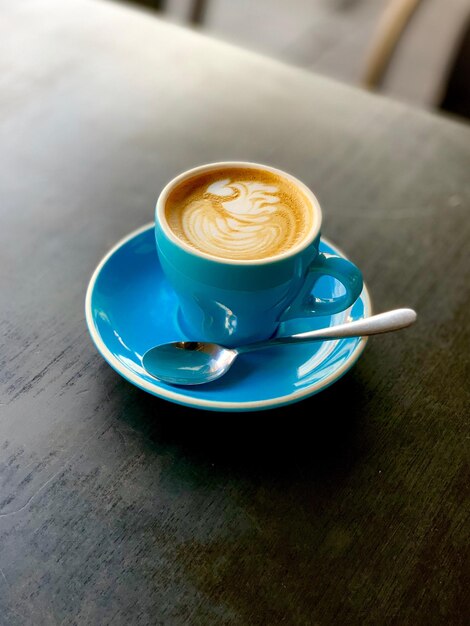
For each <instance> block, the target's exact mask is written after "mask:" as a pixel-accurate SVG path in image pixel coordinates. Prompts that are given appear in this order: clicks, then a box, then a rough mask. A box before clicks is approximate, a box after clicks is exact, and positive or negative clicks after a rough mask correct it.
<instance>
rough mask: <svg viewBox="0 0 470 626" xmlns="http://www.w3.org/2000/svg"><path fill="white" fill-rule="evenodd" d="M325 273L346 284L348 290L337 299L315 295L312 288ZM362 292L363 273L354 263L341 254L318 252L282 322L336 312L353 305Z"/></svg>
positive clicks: (345, 287)
mask: <svg viewBox="0 0 470 626" xmlns="http://www.w3.org/2000/svg"><path fill="white" fill-rule="evenodd" d="M322 276H332V277H333V278H336V280H338V281H339V282H340V283H341V284H342V285H343V287H344V289H345V293H344V294H343V295H341V296H339V297H338V298H332V299H324V298H316V297H315V296H314V295H313V293H312V291H313V288H314V287H315V283H316V282H317V281H318V280H319V279H320V278H321V277H322ZM361 291H362V274H361V272H360V270H359V269H358V268H357V267H356V266H355V265H354V264H353V263H351V262H350V261H347V260H346V259H343V258H342V257H339V256H335V255H330V254H324V253H319V254H318V255H317V257H316V258H315V260H314V261H313V263H312V265H311V266H310V268H309V270H308V273H307V276H306V279H305V283H304V284H303V286H302V289H301V290H300V293H299V294H298V295H297V297H296V299H295V300H294V302H293V303H292V304H291V305H290V307H289V308H288V309H287V310H286V311H285V312H284V314H283V315H282V316H281V319H280V321H286V320H289V319H299V318H302V317H316V316H318V315H334V314H335V313H339V312H340V311H344V310H345V309H347V308H349V307H350V306H351V305H352V304H354V302H355V301H356V300H357V299H358V298H359V296H360V295H361Z"/></svg>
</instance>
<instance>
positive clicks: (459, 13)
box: [362, 0, 470, 117]
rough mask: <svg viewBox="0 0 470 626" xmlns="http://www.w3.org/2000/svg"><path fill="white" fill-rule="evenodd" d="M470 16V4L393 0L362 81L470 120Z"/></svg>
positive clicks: (465, 0)
mask: <svg viewBox="0 0 470 626" xmlns="http://www.w3.org/2000/svg"><path fill="white" fill-rule="evenodd" d="M469 17H470V0H390V1H389V4H388V5H387V7H386V9H385V10H384V12H383V15H382V16H381V19H380V20H379V23H378V26H377V29H376V32H375V34H374V36H373V38H372V43H371V47H370V50H369V54H368V56H367V59H366V63H365V69H364V74H363V77H362V83H363V84H364V85H365V86H366V87H368V88H370V89H380V90H381V91H383V92H385V93H388V94H390V95H393V96H394V97H398V98H400V99H403V100H407V101H409V102H412V103H413V104H417V105H421V106H436V107H439V106H442V105H443V106H444V107H445V108H446V109H448V110H451V111H454V112H455V113H458V114H460V115H466V116H468V117H470V108H469V106H468V100H469V90H470V51H469V50H468V43H465V42H466V41H467V40H468V36H469V33H468V29H469V21H468V18H469ZM417 68H419V71H417ZM449 89H452V94H448V91H449ZM465 102H466V103H467V104H465Z"/></svg>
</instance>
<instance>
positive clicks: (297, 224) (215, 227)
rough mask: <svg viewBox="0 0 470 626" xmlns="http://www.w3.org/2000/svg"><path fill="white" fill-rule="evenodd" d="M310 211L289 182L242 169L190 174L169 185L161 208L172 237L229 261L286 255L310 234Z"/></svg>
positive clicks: (306, 200) (307, 201)
mask: <svg viewBox="0 0 470 626" xmlns="http://www.w3.org/2000/svg"><path fill="white" fill-rule="evenodd" d="M314 213H315V210H314V207H313V206H312V202H311V200H310V199H309V198H308V197H307V196H306V194H305V193H304V192H303V190H301V189H300V188H299V186H298V185H296V184H295V182H294V181H291V180H289V179H288V178H284V177H283V176H281V175H279V174H276V173H274V172H270V171H269V170H262V169H255V168H244V167H221V168H219V169H215V170H211V171H208V172H203V173H201V174H197V175H194V176H192V177H191V178H188V179H186V180H184V181H183V182H181V183H180V184H179V185H178V186H177V187H175V189H173V190H172V191H171V192H170V194H169V196H168V198H167V200H166V204H165V217H166V220H167V222H168V225H169V227H170V229H171V230H172V232H173V233H174V234H175V235H176V237H178V238H179V239H180V240H181V241H183V242H184V243H186V244H187V245H188V246H190V247H191V248H193V249H194V250H195V251H199V252H203V253H206V254H208V255H211V256H214V257H218V258H221V259H231V260H260V259H266V258H271V257H276V256H278V255H280V254H282V253H284V252H287V251H288V250H290V249H291V248H294V247H295V246H296V245H297V244H299V243H300V242H301V241H302V240H303V239H304V238H305V237H306V236H307V235H308V233H309V232H310V231H311V228H312V225H313V221H314Z"/></svg>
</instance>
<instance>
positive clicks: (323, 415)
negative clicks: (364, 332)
mask: <svg viewBox="0 0 470 626" xmlns="http://www.w3.org/2000/svg"><path fill="white" fill-rule="evenodd" d="M116 391H117V393H122V396H123V397H122V398H121V406H122V411H121V412H120V416H119V420H120V421H121V422H124V423H125V424H126V425H127V427H128V428H131V429H133V430H134V431H137V432H139V433H140V434H141V435H142V436H143V438H144V441H145V442H146V444H147V445H150V446H151V447H153V448H154V449H155V451H156V452H157V453H165V454H168V453H169V454H171V455H172V456H174V457H176V458H178V457H179V458H181V459H184V461H185V463H187V462H189V463H191V464H193V465H194V466H195V467H196V468H197V469H198V470H199V473H200V472H201V470H204V468H207V469H208V470H209V471H210V472H211V475H213V474H214V473H217V474H219V475H220V476H222V475H227V474H230V475H231V476H232V477H233V476H234V475H237V476H238V477H239V478H250V479H253V478H255V477H259V478H260V479H263V478H267V477H270V478H276V479H277V480H282V479H286V480H291V479H292V477H293V476H297V477H299V475H300V476H305V477H307V476H308V477H313V476H315V477H318V478H319V479H322V476H328V477H329V478H332V477H333V476H334V475H337V476H338V478H339V477H340V476H341V475H342V474H346V475H347V474H348V473H349V470H350V467H351V465H353V464H354V463H355V461H356V459H357V458H358V456H360V455H361V450H362V449H363V447H364V445H365V441H364V439H365V438H364V437H363V436H362V434H361V430H362V421H361V407H362V406H363V405H364V402H363V396H364V393H365V390H364V388H363V386H362V385H361V384H360V382H359V381H358V379H357V378H356V376H355V375H354V372H351V373H350V374H349V375H348V376H346V377H345V378H343V379H341V380H340V381H339V382H337V383H336V384H335V385H333V386H332V387H330V388H328V389H326V390H325V391H323V392H321V393H320V394H318V395H316V396H313V397H311V398H309V399H307V400H304V401H302V402H301V403H298V404H293V405H289V406H286V407H281V408H278V409H274V410H269V411H259V412H249V413H222V412H212V411H201V410H198V409H188V408H187V407H183V406H180V405H177V404H172V403H170V402H166V401H164V400H160V399H158V398H155V397H154V396H151V395H149V394H147V393H145V392H143V391H141V390H139V389H137V388H135V387H133V386H131V385H129V384H128V383H126V382H124V381H122V383H120V384H118V385H117V390H116ZM202 473H204V472H202Z"/></svg>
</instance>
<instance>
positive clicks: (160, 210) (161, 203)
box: [155, 161, 322, 266]
mask: <svg viewBox="0 0 470 626" xmlns="http://www.w3.org/2000/svg"><path fill="white" fill-rule="evenodd" d="M221 167H227V168H230V167H243V168H249V169H261V170H267V171H268V172H272V173H273V174H278V175H279V176H282V177H283V178H287V179H288V180H290V181H291V182H293V183H295V184H296V185H297V186H298V187H300V189H301V190H302V191H303V192H304V193H305V195H306V196H307V197H308V198H309V200H310V201H311V203H312V207H313V208H314V213H315V216H314V220H313V222H312V226H311V228H310V231H309V233H308V235H307V236H306V237H305V238H304V239H302V241H300V243H298V244H297V245H295V246H294V247H293V248H289V250H287V251H286V252H283V253H281V254H277V255H276V256H270V257H266V258H264V259H254V260H250V259H223V258H221V257H216V256H213V255H211V254H207V253H206V252H201V251H199V250H195V249H194V248H192V247H191V246H189V245H188V244H187V243H186V242H184V241H183V240H182V239H179V237H177V236H176V235H175V234H174V233H173V231H172V230H171V229H170V226H169V224H168V222H167V219H166V215H165V205H166V200H167V198H168V195H169V194H170V192H171V191H172V190H173V189H174V187H176V186H177V185H179V184H180V183H181V182H183V181H184V180H187V179H188V178H190V177H191V176H194V175H197V174H202V173H204V172H210V171H211V170H213V169H217V168H221ZM155 219H156V221H157V222H158V224H159V225H160V227H161V229H162V231H163V233H164V234H165V236H166V237H167V238H168V239H169V240H170V241H171V242H172V243H174V244H175V245H176V246H178V247H179V248H181V249H183V250H184V251H185V252H188V253H189V254H192V255H194V256H196V257H200V258H203V259H206V260H208V261H212V262H214V263H219V264H221V265H239V266H243V265H245V266H254V265H269V264H270V263H276V262H278V261H282V260H284V259H288V258H290V257H293V256H295V255H296V254H298V253H299V252H302V251H303V250H305V249H306V248H308V246H309V245H310V244H311V243H312V242H313V241H314V240H315V238H316V237H317V235H318V234H319V233H320V228H321V224H322V211H321V207H320V203H319V201H318V199H317V198H316V196H315V194H314V193H313V192H312V191H311V189H309V187H307V185H306V184H305V183H303V182H302V181H301V180H299V179H298V178H296V177H295V176H292V174H288V173H287V172H284V171H283V170H281V169H278V168H276V167H272V166H270V165H263V164H261V163H254V162H252V161H217V162H214V163H206V164H204V165H198V166H196V167H192V168H191V169H189V170H185V171H184V172H182V173H181V174H178V175H177V176H175V177H174V178H172V179H171V180H170V181H169V182H168V183H167V184H166V185H165V187H164V188H163V189H162V191H161V192H160V195H159V196H158V199H157V203H156V207H155Z"/></svg>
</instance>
